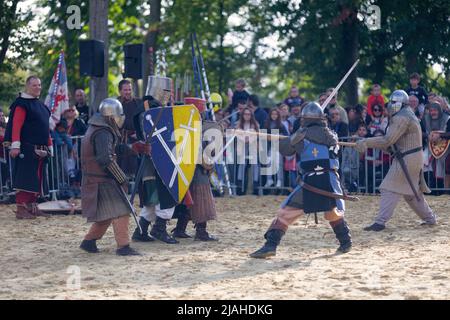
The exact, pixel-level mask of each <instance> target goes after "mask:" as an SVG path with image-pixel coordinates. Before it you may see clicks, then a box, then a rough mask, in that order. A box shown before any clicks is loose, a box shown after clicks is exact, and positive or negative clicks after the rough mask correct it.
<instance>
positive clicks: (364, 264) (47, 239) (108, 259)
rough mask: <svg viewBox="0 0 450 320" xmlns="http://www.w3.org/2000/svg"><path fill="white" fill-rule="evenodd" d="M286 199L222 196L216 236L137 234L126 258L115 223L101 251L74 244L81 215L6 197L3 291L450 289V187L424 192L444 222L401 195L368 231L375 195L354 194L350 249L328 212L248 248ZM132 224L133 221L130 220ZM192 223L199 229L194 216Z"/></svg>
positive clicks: (285, 295)
mask: <svg viewBox="0 0 450 320" xmlns="http://www.w3.org/2000/svg"><path fill="white" fill-rule="evenodd" d="M282 199H283V197H275V196H267V197H252V196H247V197H238V198H234V199H228V198H227V199H218V200H217V207H218V211H219V215H220V220H218V221H216V222H214V223H212V224H211V227H210V231H211V232H212V233H213V234H215V235H217V236H219V237H220V242H218V243H199V242H194V241H192V240H190V239H187V240H184V239H183V240H182V241H181V243H180V244H178V245H167V244H164V243H160V242H153V243H150V244H142V243H136V244H134V246H135V247H136V248H137V249H139V250H140V251H141V252H142V253H144V255H143V256H142V257H130V258H124V257H118V256H116V255H115V254H114V250H115V244H114V240H113V235H112V231H111V230H109V231H108V233H107V234H106V236H105V237H104V238H103V239H102V240H101V241H99V248H100V249H101V253H99V254H88V253H84V252H83V251H81V250H80V249H79V248H78V245H79V244H80V241H81V239H82V237H83V235H84V233H85V232H86V231H87V229H88V225H87V224H85V221H84V219H82V218H81V217H80V216H54V217H52V218H39V219H38V220H34V221H18V220H16V219H15V218H14V214H13V209H14V206H1V207H0V219H1V221H2V223H1V225H0V236H1V239H2V241H1V243H0V246H1V255H0V266H1V273H0V282H1V284H2V285H1V287H0V298H2V299H104V298H106V299H449V298H450V259H449V258H450V246H449V245H450V238H449V237H450V225H449V214H450V197H449V196H440V197H428V198H427V199H428V201H429V202H430V205H431V206H432V208H433V209H434V210H435V211H436V212H437V214H438V215H439V218H440V220H439V225H438V226H435V227H419V226H418V219H417V217H416V216H415V215H414V214H413V213H412V212H410V210H409V209H408V207H407V205H406V204H405V203H404V202H402V203H401V206H399V207H398V208H397V211H396V214H395V216H394V218H393V219H392V221H391V222H390V223H389V225H388V228H387V229H386V230H384V231H383V232H380V233H373V232H372V233H367V232H365V231H362V228H363V227H364V226H365V225H367V224H369V223H370V222H371V220H372V218H373V216H374V215H375V213H376V210H377V207H378V201H379V198H378V197H362V201H360V202H357V203H350V202H348V203H347V206H348V210H347V219H348V221H349V224H350V227H351V229H352V233H353V239H354V249H353V250H352V251H351V252H350V253H348V254H345V255H335V254H334V252H335V249H336V248H337V242H336V240H335V238H334V234H333V233H332V230H331V228H330V227H329V226H328V224H327V223H326V222H325V221H324V220H323V219H319V225H315V224H314V219H309V221H308V223H307V225H305V222H306V220H305V219H301V220H299V221H298V222H297V223H296V224H295V225H294V226H292V227H291V228H290V230H289V231H288V233H287V235H286V236H285V238H284V239H283V241H282V245H281V246H280V247H279V250H278V254H277V256H276V257H275V258H272V259H270V260H254V259H250V258H248V254H249V253H250V252H252V251H253V250H255V249H257V248H259V247H260V245H261V244H262V243H263V233H264V232H265V230H266V228H267V226H268V225H269V224H270V222H271V220H272V217H273V215H274V212H275V210H276V208H277V207H278V205H279V204H280V202H281V201H282ZM173 224H174V223H173V222H172V223H171V227H172V226H173ZM133 227H134V223H132V225H131V226H130V230H131V229H132V228H133ZM188 231H189V232H190V233H191V234H192V233H193V232H194V231H193V229H192V225H189V227H188ZM71 266H72V267H71ZM73 266H75V267H73ZM77 270H79V272H80V273H79V276H80V277H79V278H80V280H81V281H80V288H79V289H78V288H77V287H76V283H77V282H76V278H77ZM68 284H69V285H68Z"/></svg>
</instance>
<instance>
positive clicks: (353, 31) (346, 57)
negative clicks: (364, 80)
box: [341, 7, 359, 106]
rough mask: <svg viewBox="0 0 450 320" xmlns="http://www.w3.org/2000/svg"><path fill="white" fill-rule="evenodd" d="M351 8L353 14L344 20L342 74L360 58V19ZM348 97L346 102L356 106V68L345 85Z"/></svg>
mask: <svg viewBox="0 0 450 320" xmlns="http://www.w3.org/2000/svg"><path fill="white" fill-rule="evenodd" d="M345 9H347V10H351V14H350V15H349V16H348V17H347V19H345V21H344V22H343V28H342V40H343V43H342V49H341V50H342V55H341V56H342V58H343V59H342V60H343V67H344V70H343V72H342V76H343V75H344V74H345V73H346V72H347V71H348V69H349V68H350V67H351V66H352V65H353V63H355V61H356V60H357V59H358V45H359V37H358V20H357V9H356V8H345V7H344V10H345ZM343 89H344V92H345V98H346V104H347V105H351V106H354V105H356V104H357V103H358V79H357V73H356V69H355V70H354V71H353V72H352V73H351V74H350V75H349V77H348V79H347V80H346V82H345V84H344V86H343Z"/></svg>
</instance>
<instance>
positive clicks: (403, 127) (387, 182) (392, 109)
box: [356, 90, 436, 231]
mask: <svg viewBox="0 0 450 320" xmlns="http://www.w3.org/2000/svg"><path fill="white" fill-rule="evenodd" d="M388 112H389V118H390V119H389V126H388V128H387V131H386V135H384V136H379V137H373V138H368V139H362V140H358V141H357V146H356V149H357V150H358V151H359V152H365V151H366V150H367V148H378V149H382V150H385V151H389V149H390V150H396V152H397V153H396V155H397V157H400V159H403V161H404V163H405V167H406V169H407V170H406V171H407V172H405V170H404V169H402V166H401V162H400V161H399V159H398V158H397V157H395V158H394V160H393V162H392V165H391V166H390V168H389V171H388V173H387V175H386V177H385V178H384V179H383V182H382V183H381V185H380V191H381V201H380V210H379V212H378V215H377V217H376V218H375V222H374V223H373V224H372V225H370V226H368V227H366V228H365V229H364V230H366V231H381V230H383V229H384V228H385V224H386V223H387V222H388V221H389V219H390V218H391V217H392V215H393V214H394V210H395V207H396V206H397V203H398V202H399V200H400V198H402V197H403V198H404V199H405V201H406V202H407V203H408V205H409V206H410V207H411V209H412V210H413V211H414V212H415V213H416V214H417V215H418V216H419V217H420V218H421V219H422V220H423V224H426V225H434V224H436V216H435V214H434V213H433V211H432V210H431V208H430V206H429V205H428V203H427V201H426V200H425V198H424V196H423V192H426V193H429V192H430V190H429V189H428V187H427V184H426V182H425V178H424V175H423V172H422V168H423V151H422V131H421V128H420V123H419V120H418V119H417V117H416V116H415V114H414V112H413V111H412V109H411V108H410V107H409V99H408V95H407V94H406V92H405V91H403V90H396V91H394V92H393V93H392V95H391V97H390V102H389V106H388ZM407 174H408V175H409V176H410V180H411V184H412V185H410V183H409V182H408V178H407ZM413 189H414V190H413Z"/></svg>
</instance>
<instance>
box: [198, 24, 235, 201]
mask: <svg viewBox="0 0 450 320" xmlns="http://www.w3.org/2000/svg"><path fill="white" fill-rule="evenodd" d="M192 37H193V40H194V41H195V45H196V47H197V51H198V57H199V59H200V66H201V70H202V75H203V81H204V84H205V90H206V95H207V99H208V110H209V111H211V119H212V121H214V122H215V121H216V115H215V114H214V106H213V103H212V101H211V91H210V90H209V84H208V76H207V75H206V68H205V62H204V61H203V55H202V52H201V51H200V46H199V44H198V40H197V33H196V32H194V34H193V35H191V39H192ZM196 60H197V59H196ZM197 66H198V62H197ZM200 82H201V81H200ZM202 99H205V92H204V91H203V90H202ZM205 100H206V99H205ZM222 166H223V173H224V175H225V183H226V184H227V188H228V194H229V195H230V196H232V195H233V190H232V189H231V183H230V178H229V176H228V169H227V166H226V164H225V163H222ZM222 192H223V187H222V186H220V193H222Z"/></svg>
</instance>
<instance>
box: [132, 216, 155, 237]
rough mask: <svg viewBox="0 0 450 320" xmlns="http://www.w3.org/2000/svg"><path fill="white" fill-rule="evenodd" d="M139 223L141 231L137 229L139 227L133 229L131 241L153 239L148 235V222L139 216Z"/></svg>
mask: <svg viewBox="0 0 450 320" xmlns="http://www.w3.org/2000/svg"><path fill="white" fill-rule="evenodd" d="M139 225H140V226H141V229H142V233H141V230H139V228H137V227H136V229H134V232H133V236H132V237H131V239H133V241H138V242H152V241H155V239H153V238H152V237H150V236H149V235H148V227H149V226H150V222H148V221H147V220H145V219H144V218H142V217H141V218H139Z"/></svg>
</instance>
